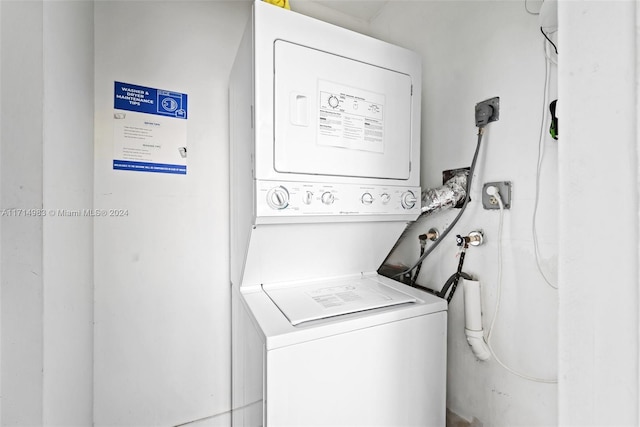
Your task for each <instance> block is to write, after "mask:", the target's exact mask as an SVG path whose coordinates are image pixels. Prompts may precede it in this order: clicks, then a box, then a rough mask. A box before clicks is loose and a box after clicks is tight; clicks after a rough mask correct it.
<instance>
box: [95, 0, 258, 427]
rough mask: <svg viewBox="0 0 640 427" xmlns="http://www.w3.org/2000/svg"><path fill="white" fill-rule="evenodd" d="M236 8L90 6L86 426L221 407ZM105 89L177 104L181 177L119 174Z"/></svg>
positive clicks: (225, 390) (226, 369)
mask: <svg viewBox="0 0 640 427" xmlns="http://www.w3.org/2000/svg"><path fill="white" fill-rule="evenodd" d="M249 13H250V3H249V2H248V1H210V2H201V1H193V2H191V1H180V2H173V1H167V2H157V1H153V2H149V1H139V2H138V1H133V2H108V1H105V2H102V1H101V2H96V3H95V70H96V73H95V125H96V132H95V135H96V140H95V208H96V209H106V210H109V209H122V210H125V212H126V214H125V215H124V216H119V217H105V218H97V219H96V220H95V374H94V384H95V385H94V390H95V394H94V408H95V410H94V421H95V425H96V426H104V425H109V426H125V425H128V426H133V425H137V426H150V425H176V424H181V423H185V422H189V421H193V420H196V419H199V418H205V417H210V416H213V415H216V414H220V413H224V412H226V411H228V410H229V409H230V406H231V403H230V384H231V379H230V372H231V369H230V366H231V360H230V355H231V350H230V349H231V347H230V345H231V344H230V340H231V338H230V318H231V314H230V285H229V271H228V270H229V268H228V263H229V254H228V252H229V203H228V200H229V191H228V185H229V178H228V175H229V165H228V162H229V160H228V157H229V155H228V141H229V138H228V107H227V105H228V95H227V88H228V79H229V72H230V70H231V65H232V63H233V60H234V57H235V52H236V48H237V46H238V44H239V42H240V37H241V34H242V31H243V29H244V26H245V23H246V21H247V19H248V18H249ZM114 81H119V82H124V83H129V84H136V85H142V86H147V87H152V88H158V89H164V90H169V91H174V92H180V93H186V94H187V95H188V118H187V130H186V132H187V135H186V137H187V153H188V154H187V156H188V157H187V174H186V175H174V174H164V173H148V172H133V171H119V170H113V169H112V161H113V159H114V111H113V105H114V104H113V102H114Z"/></svg>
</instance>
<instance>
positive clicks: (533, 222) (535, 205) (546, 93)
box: [531, 42, 558, 290]
mask: <svg viewBox="0 0 640 427" xmlns="http://www.w3.org/2000/svg"><path fill="white" fill-rule="evenodd" d="M544 50H545V62H544V64H545V68H544V70H545V71H544V92H543V96H542V118H541V122H540V135H539V140H538V160H537V163H536V191H535V200H534V203H533V216H532V218H531V232H532V235H533V248H534V255H535V258H536V267H537V268H538V272H540V275H541V276H542V278H543V280H544V281H545V282H546V284H547V285H549V286H550V287H551V288H553V289H556V290H557V289H558V286H557V285H555V284H554V283H553V282H552V281H551V280H549V278H548V277H547V275H546V274H545V272H544V270H543V269H542V265H541V263H540V245H539V243H538V230H537V228H536V220H537V217H538V205H539V202H540V171H541V169H542V160H543V158H544V140H545V135H546V125H547V122H546V120H545V119H546V117H547V104H548V102H549V80H550V78H551V77H550V72H549V62H551V59H550V57H549V55H547V43H546V42H545V43H544Z"/></svg>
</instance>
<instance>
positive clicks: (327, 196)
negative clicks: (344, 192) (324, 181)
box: [321, 191, 335, 205]
mask: <svg viewBox="0 0 640 427" xmlns="http://www.w3.org/2000/svg"><path fill="white" fill-rule="evenodd" d="M321 199H322V203H324V204H325V205H331V204H333V201H334V200H335V196H334V195H333V193H332V192H330V191H326V192H324V193H322V197H321Z"/></svg>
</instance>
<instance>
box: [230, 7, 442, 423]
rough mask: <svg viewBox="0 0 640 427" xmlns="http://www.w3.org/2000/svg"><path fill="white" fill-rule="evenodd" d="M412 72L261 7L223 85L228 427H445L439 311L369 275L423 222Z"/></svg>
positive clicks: (416, 63) (421, 296) (327, 29)
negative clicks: (227, 181) (227, 173)
mask: <svg viewBox="0 0 640 427" xmlns="http://www.w3.org/2000/svg"><path fill="white" fill-rule="evenodd" d="M420 79H421V65H420V58H419V57H418V56H417V55H416V54H414V53H412V52H410V51H408V50H406V49H403V48H400V47H397V46H393V45H390V44H388V43H384V42H381V41H379V40H375V39H372V38H370V37H366V36H363V35H360V34H356V33H353V32H351V31H348V30H345V29H342V28H338V27H335V26H332V25H329V24H327V23H324V22H320V21H317V20H314V19H311V18H308V17H305V16H302V15H299V14H296V13H294V12H291V11H287V10H284V9H281V8H278V7H275V6H272V5H270V4H267V3H263V2H260V1H257V2H256V3H255V4H254V7H253V14H252V17H251V20H250V22H249V23H248V24H247V29H246V31H245V34H244V37H243V39H242V42H241V45H240V47H239V50H238V55H237V58H236V62H235V64H234V67H233V70H232V74H231V79H230V91H229V102H230V132H231V135H230V136H231V147H230V154H231V282H232V283H231V284H232V295H233V297H232V316H233V322H232V325H233V326H232V327H233V331H232V333H233V345H232V347H233V359H232V360H233V362H232V363H233V372H232V374H233V392H232V400H233V402H232V403H233V424H234V425H235V426H298V427H299V426H373V425H379V426H394V427H396V426H442V425H444V422H445V379H446V310H447V306H446V302H445V301H444V300H442V299H440V298H436V297H434V296H432V295H429V294H426V293H423V292H420V291H418V290H416V289H413V288H410V287H407V286H405V285H403V284H401V283H398V282H396V281H394V280H390V279H388V278H386V277H383V276H380V275H378V274H377V273H376V270H377V268H378V267H379V266H380V265H381V263H382V262H383V260H384V258H385V256H386V255H387V253H388V251H389V250H390V249H391V247H392V246H393V244H394V243H395V241H396V239H397V238H398V237H399V235H400V233H401V232H402V230H403V229H404V227H405V226H406V223H407V221H412V220H414V219H416V218H417V216H418V215H419V213H420V204H419V201H418V200H419V198H420V187H419V170H420V169H419V158H420V93H421V80H420Z"/></svg>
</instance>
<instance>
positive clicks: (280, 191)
mask: <svg viewBox="0 0 640 427" xmlns="http://www.w3.org/2000/svg"><path fill="white" fill-rule="evenodd" d="M267 204H268V205H269V207H270V208H271V209H276V210H280V209H284V208H286V207H287V206H289V192H288V191H287V189H286V188H284V187H283V186H279V187H273V188H272V189H271V190H269V192H268V193H267Z"/></svg>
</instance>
